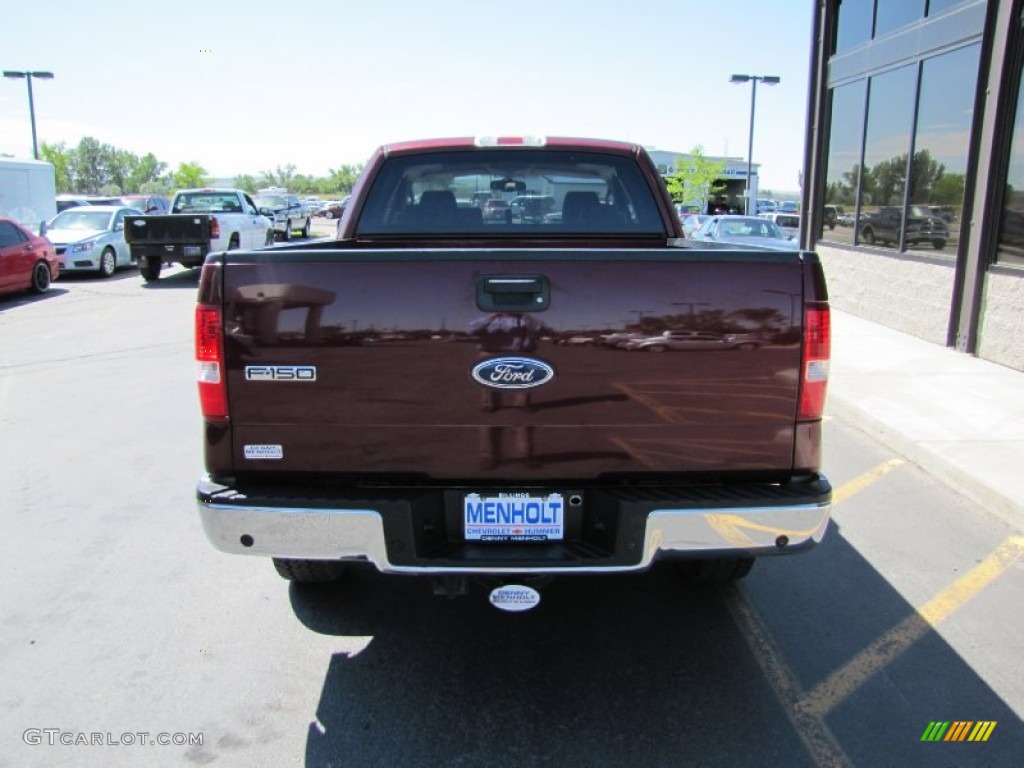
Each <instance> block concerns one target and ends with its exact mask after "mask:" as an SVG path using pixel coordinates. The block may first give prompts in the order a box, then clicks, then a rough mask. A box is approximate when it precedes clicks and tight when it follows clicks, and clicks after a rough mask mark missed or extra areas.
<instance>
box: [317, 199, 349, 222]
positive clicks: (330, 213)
mask: <svg viewBox="0 0 1024 768" xmlns="http://www.w3.org/2000/svg"><path fill="white" fill-rule="evenodd" d="M347 203H348V198H347V197H346V198H345V199H344V200H328V201H327V202H326V203H324V207H323V208H321V209H320V215H321V216H323V217H324V218H325V219H340V218H341V214H343V213H344V212H345V205H346V204H347Z"/></svg>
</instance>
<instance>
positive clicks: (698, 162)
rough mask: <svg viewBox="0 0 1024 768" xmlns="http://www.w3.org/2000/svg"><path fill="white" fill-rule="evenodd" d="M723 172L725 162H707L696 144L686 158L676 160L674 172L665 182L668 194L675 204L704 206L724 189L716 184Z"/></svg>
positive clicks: (702, 149)
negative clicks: (711, 197) (711, 196)
mask: <svg viewBox="0 0 1024 768" xmlns="http://www.w3.org/2000/svg"><path fill="white" fill-rule="evenodd" d="M724 171H725V161H724V160H717V161H716V160H709V159H708V158H707V157H706V156H705V155H704V148H703V147H702V146H701V145H699V144H698V145H697V146H695V147H694V148H693V149H692V150H691V151H690V154H689V156H688V157H679V158H676V165H675V170H674V172H673V173H672V175H671V176H669V177H668V179H667V180H666V182H667V185H668V192H669V194H670V195H671V196H672V199H673V200H674V201H675V202H677V203H701V204H704V203H706V202H707V199H708V197H709V196H710V195H713V194H716V193H718V192H721V191H723V190H724V189H725V185H724V184H720V183H716V182H718V180H719V179H720V178H721V177H722V173H723V172H724Z"/></svg>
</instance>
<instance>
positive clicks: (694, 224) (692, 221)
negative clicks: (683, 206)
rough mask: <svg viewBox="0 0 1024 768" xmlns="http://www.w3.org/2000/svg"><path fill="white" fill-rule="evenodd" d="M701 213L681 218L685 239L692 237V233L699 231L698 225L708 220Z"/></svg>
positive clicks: (708, 217) (707, 217)
mask: <svg viewBox="0 0 1024 768" xmlns="http://www.w3.org/2000/svg"><path fill="white" fill-rule="evenodd" d="M710 218H711V217H710V216H707V215H705V214H703V213H691V214H689V215H687V216H685V217H684V218H683V234H684V235H685V236H686V237H693V233H694V232H696V231H697V230H698V229H700V225H701V224H703V223H704V222H705V221H707V220H708V219H710Z"/></svg>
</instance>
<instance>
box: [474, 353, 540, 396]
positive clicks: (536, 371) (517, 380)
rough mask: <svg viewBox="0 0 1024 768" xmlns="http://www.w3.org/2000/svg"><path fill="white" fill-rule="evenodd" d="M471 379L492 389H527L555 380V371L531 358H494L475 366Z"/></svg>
mask: <svg viewBox="0 0 1024 768" xmlns="http://www.w3.org/2000/svg"><path fill="white" fill-rule="evenodd" d="M473 378H474V379H476V380H477V381H479V382H480V383H481V384H483V385H484V386H485V387H493V388H494V389H529V388H530V387H539V386H540V385H541V384H547V383H548V382H549V381H551V380H552V379H553V378H555V369H554V368H552V367H551V366H550V365H548V364H547V363H545V362H542V361H540V360H535V359H533V358H532V357H495V358H492V359H490V360H484V361H483V362H482V363H479V364H478V365H476V366H475V367H474V368H473Z"/></svg>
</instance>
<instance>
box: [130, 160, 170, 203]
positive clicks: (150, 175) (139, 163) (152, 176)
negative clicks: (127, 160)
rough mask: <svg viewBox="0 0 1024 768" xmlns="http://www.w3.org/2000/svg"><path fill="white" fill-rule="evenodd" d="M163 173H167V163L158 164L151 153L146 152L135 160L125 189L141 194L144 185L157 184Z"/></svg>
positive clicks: (151, 193)
mask: <svg viewBox="0 0 1024 768" xmlns="http://www.w3.org/2000/svg"><path fill="white" fill-rule="evenodd" d="M133 157H134V156H133ZM165 173H167V163H162V162H160V161H159V160H157V159H156V157H155V156H154V155H153V153H152V152H147V153H146V154H145V155H143V156H142V157H139V158H135V163H134V165H133V166H132V168H131V171H130V173H129V174H128V178H127V180H126V181H125V188H126V189H127V190H128V191H129V192H142V191H143V190H142V187H143V185H144V184H149V183H152V182H157V183H159V182H160V179H161V177H162V176H163V175H164V174H165ZM164 186H166V185H164ZM146 194H150V195H153V194H159V193H158V192H147V193H146Z"/></svg>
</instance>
